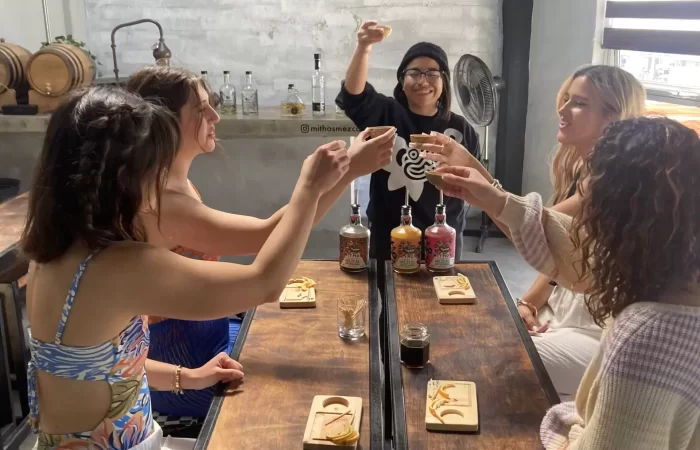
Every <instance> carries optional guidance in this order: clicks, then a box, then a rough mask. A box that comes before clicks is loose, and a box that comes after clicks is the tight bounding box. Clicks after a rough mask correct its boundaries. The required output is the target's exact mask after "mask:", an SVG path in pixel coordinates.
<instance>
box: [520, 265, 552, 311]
mask: <svg viewBox="0 0 700 450" xmlns="http://www.w3.org/2000/svg"><path fill="white" fill-rule="evenodd" d="M550 281H551V279H550V278H549V277H547V276H545V275H542V274H539V275H538V276H537V278H536V279H535V282H534V283H532V286H530V289H529V290H528V291H527V293H525V295H523V298H522V300H523V301H525V302H528V303H529V304H531V305H532V306H534V307H535V308H537V309H538V310H539V309H541V308H543V307H544V306H545V305H546V304H547V301H548V300H549V296H550V295H552V291H553V290H554V286H552V285H551V284H549V282H550Z"/></svg>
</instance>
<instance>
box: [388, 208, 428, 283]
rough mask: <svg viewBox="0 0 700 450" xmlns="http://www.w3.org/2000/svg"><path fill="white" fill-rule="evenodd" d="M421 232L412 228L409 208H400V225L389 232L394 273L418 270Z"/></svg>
mask: <svg viewBox="0 0 700 450" xmlns="http://www.w3.org/2000/svg"><path fill="white" fill-rule="evenodd" d="M421 236H422V233H421V231H420V230H419V229H418V228H416V227H415V226H413V218H412V217H411V207H410V206H408V205H404V206H402V207H401V225H399V226H398V227H396V228H394V229H393V230H391V264H392V267H393V268H394V272H396V273H415V272H418V271H419V270H420V257H421V254H420V247H421Z"/></svg>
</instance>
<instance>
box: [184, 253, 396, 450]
mask: <svg viewBox="0 0 700 450" xmlns="http://www.w3.org/2000/svg"><path fill="white" fill-rule="evenodd" d="M302 261H327V262H332V261H334V260H329V259H312V258H309V259H304V260H302ZM336 262H337V261H336ZM338 270H340V268H339V269H338ZM367 299H368V302H367V303H368V305H369V316H370V320H369V326H370V339H369V394H368V397H369V408H370V414H369V418H370V419H369V420H370V428H369V429H370V438H369V450H383V449H384V446H385V442H384V420H383V418H384V407H383V399H384V391H385V388H384V378H383V373H382V360H381V335H380V324H379V319H380V314H381V306H382V305H380V304H379V301H380V297H379V287H378V281H377V261H376V260H374V259H370V260H369V267H368V271H367ZM255 311H256V310H255V309H251V310H249V311H247V312H246V313H245V317H244V318H243V323H242V324H241V329H240V331H239V332H238V337H237V338H236V344H235V345H234V346H233V348H232V349H231V353H230V356H231V358H233V359H236V360H237V359H238V358H239V357H240V355H241V351H242V350H243V345H244V344H245V340H246V338H247V337H248V330H249V329H250V325H251V324H252V322H253V316H254V315H255ZM227 389H228V385H225V386H220V387H219V389H217V391H216V394H214V399H213V400H212V403H211V406H209V411H208V412H207V416H206V418H205V419H204V423H203V424H202V430H201V431H200V432H199V436H198V437H197V441H196V442H195V446H194V450H205V449H206V448H207V447H208V446H209V441H210V440H211V437H212V434H213V433H214V427H215V425H216V421H217V419H218V418H219V413H220V412H221V406H222V404H223V402H224V399H225V398H226V396H225V394H226V391H227Z"/></svg>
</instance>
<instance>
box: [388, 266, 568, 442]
mask: <svg viewBox="0 0 700 450" xmlns="http://www.w3.org/2000/svg"><path fill="white" fill-rule="evenodd" d="M455 264H488V266H489V268H490V269H491V273H492V274H493V277H494V279H495V280H496V284H497V285H498V287H499V289H500V290H501V294H502V295H503V298H504V299H505V301H506V306H507V307H508V311H510V315H511V318H512V319H513V322H514V323H515V328H516V329H517V330H518V334H519V335H520V339H521V340H522V342H523V344H524V345H525V350H526V351H527V354H528V355H529V356H530V361H531V362H532V367H533V369H534V370H535V374H536V375H537V378H538V380H539V381H540V385H541V386H542V389H543V390H544V393H545V396H546V397H547V400H548V401H549V404H550V405H551V406H553V405H556V404H557V403H559V402H560V400H559V394H558V393H557V391H556V389H554V385H553V384H552V380H551V378H550V377H549V373H547V369H546V368H545V367H544V363H543V362H542V358H540V355H539V353H538V352H537V349H536V348H535V344H534V343H533V342H532V338H530V333H528V331H527V328H525V324H524V323H523V321H522V320H521V319H520V313H518V307H517V306H516V304H515V301H514V300H513V296H512V295H511V293H510V290H509V289H508V286H507V285H506V282H505V280H504V279H503V276H502V275H501V271H500V269H499V268H498V264H497V263H496V261H492V260H491V261H458V262H456V263H455ZM384 273H385V279H384V283H385V291H384V292H385V293H386V298H385V299H384V311H385V314H386V322H387V339H388V346H389V348H388V349H387V354H388V355H389V358H388V372H389V374H388V376H387V380H388V382H389V390H390V404H389V405H388V406H389V407H390V408H391V418H392V430H393V432H394V433H393V435H394V436H393V441H394V446H393V448H394V450H408V430H407V425H406V407H405V403H404V402H405V400H404V395H403V378H402V376H401V361H399V359H398V358H397V357H396V355H399V354H400V352H401V349H400V342H399V318H398V311H397V309H396V292H395V286H394V273H393V269H392V266H391V261H385V263H384ZM392 355H393V357H391V356H392Z"/></svg>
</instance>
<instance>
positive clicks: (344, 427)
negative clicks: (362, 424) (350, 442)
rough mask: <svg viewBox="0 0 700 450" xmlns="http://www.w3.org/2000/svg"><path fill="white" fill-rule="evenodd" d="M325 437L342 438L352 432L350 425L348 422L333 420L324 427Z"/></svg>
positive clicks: (331, 438)
mask: <svg viewBox="0 0 700 450" xmlns="http://www.w3.org/2000/svg"><path fill="white" fill-rule="evenodd" d="M326 428H327V429H326V438H328V439H330V440H332V441H333V440H336V439H343V438H345V437H347V436H350V434H351V433H352V431H353V430H352V425H350V424H349V423H342V422H334V423H331V424H329V425H327V427H326Z"/></svg>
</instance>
